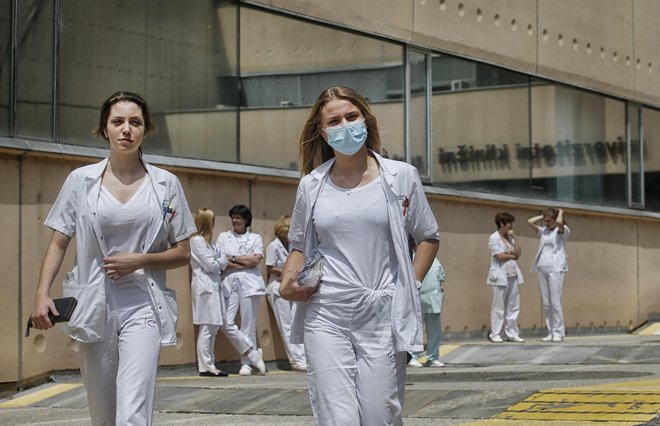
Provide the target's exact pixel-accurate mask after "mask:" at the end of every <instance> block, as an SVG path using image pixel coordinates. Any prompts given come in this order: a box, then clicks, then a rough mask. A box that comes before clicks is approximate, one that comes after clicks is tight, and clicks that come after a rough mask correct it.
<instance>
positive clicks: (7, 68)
mask: <svg viewBox="0 0 660 426" xmlns="http://www.w3.org/2000/svg"><path fill="white" fill-rule="evenodd" d="M10 19H11V1H10V0H0V136H8V135H9V131H10V129H9V117H10V111H9V102H10V97H9V93H10V92H9V91H10V89H11V87H10V72H11V62H10V61H11V52H10V50H9V48H10V46H11V22H10Z"/></svg>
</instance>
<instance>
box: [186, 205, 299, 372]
mask: <svg viewBox="0 0 660 426" xmlns="http://www.w3.org/2000/svg"><path fill="white" fill-rule="evenodd" d="M229 217H230V218H231V223H232V229H231V230H229V231H225V232H222V233H221V234H220V235H219V236H218V239H217V241H215V242H213V240H212V232H213V226H214V224H215V213H214V212H213V211H212V210H210V209H207V208H202V209H199V210H198V211H197V213H196V214H195V225H196V226H197V233H195V234H194V236H193V237H192V238H191V240H190V252H191V260H190V265H191V270H192V280H191V291H192V308H193V323H194V324H197V325H198V326H199V331H198V335H197V367H198V370H199V374H200V375H202V376H216V377H224V376H227V373H226V372H224V371H222V370H220V369H218V368H217V367H216V365H215V339H216V335H217V333H218V331H220V330H221V331H222V332H223V333H224V334H225V336H226V337H227V339H228V340H229V342H230V343H231V344H232V346H233V347H234V349H235V350H236V351H237V352H238V353H239V354H240V355H241V368H240V370H239V373H238V374H239V375H241V376H250V375H252V374H253V372H257V373H258V374H265V373H266V367H265V364H264V362H263V356H262V352H261V348H258V347H257V314H258V311H259V305H260V303H261V298H262V296H263V295H265V294H268V300H269V302H270V303H271V306H272V308H273V312H274V314H275V318H276V321H277V324H278V326H279V328H280V332H281V335H282V340H283V341H284V344H285V348H286V353H287V356H288V357H289V362H290V363H291V367H292V368H293V369H294V370H300V371H306V370H307V367H306V363H305V354H304V347H303V346H302V345H294V344H290V343H289V338H288V335H289V332H290V329H291V317H292V311H293V310H294V309H295V307H294V306H293V305H292V303H291V302H289V301H286V300H283V299H282V298H280V297H279V290H278V287H279V280H280V279H281V274H282V267H283V265H284V262H285V261H286V257H287V256H288V238H287V235H286V233H287V232H288V228H289V225H288V224H289V221H290V218H289V216H282V217H280V218H279V219H278V221H277V223H276V224H275V235H276V238H275V240H274V241H273V242H271V243H270V244H269V245H268V248H267V249H266V266H267V271H268V280H269V285H268V287H266V286H265V283H264V280H263V278H262V276H261V271H260V269H259V263H261V261H262V259H263V257H264V255H263V252H264V250H263V240H262V238H261V236H260V235H259V234H255V233H253V232H250V231H249V230H248V227H249V226H250V225H251V224H252V212H251V211H250V209H249V208H248V207H246V206H244V205H240V204H239V205H236V206H234V207H232V208H231V209H230V210H229ZM239 312H240V318H241V326H240V328H239V327H238V326H237V325H236V322H235V319H236V315H237V314H238V313H239Z"/></svg>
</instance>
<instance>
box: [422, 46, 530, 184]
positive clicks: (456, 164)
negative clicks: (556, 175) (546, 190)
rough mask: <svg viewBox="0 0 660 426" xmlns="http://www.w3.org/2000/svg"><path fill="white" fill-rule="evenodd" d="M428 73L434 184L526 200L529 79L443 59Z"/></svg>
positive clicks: (528, 171)
mask: <svg viewBox="0 0 660 426" xmlns="http://www.w3.org/2000/svg"><path fill="white" fill-rule="evenodd" d="M432 67H433V69H432V75H433V78H432V81H433V96H432V105H431V114H432V116H431V117H432V123H433V125H432V141H433V161H434V163H435V164H434V166H433V182H434V184H437V185H442V186H447V187H452V188H457V189H465V190H471V191H486V192H494V193H500V194H506V195H519V196H528V195H529V176H530V164H529V162H528V161H527V160H526V159H525V158H524V157H523V158H520V156H519V155H518V153H519V152H520V150H525V149H527V148H528V147H529V143H530V142H529V140H530V128H529V123H530V119H529V90H530V87H529V78H528V77H527V76H523V75H521V74H515V73H512V72H510V71H506V72H504V71H502V72H499V71H498V69H497V68H495V67H492V66H489V65H484V64H476V63H472V62H470V61H466V60H463V59H458V58H453V57H448V56H444V55H443V56H434V57H433V58H432ZM512 75H513V76H515V77H516V78H513V77H512ZM504 77H506V78H504Z"/></svg>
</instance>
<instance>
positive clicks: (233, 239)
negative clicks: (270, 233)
mask: <svg viewBox="0 0 660 426" xmlns="http://www.w3.org/2000/svg"><path fill="white" fill-rule="evenodd" d="M241 237H242V238H245V239H246V243H245V247H240V246H239V238H238V237H237V234H235V233H234V231H225V232H223V233H221V234H220V235H219V236H218V241H217V242H216V244H217V246H218V248H219V249H220V252H221V253H222V254H223V255H224V256H243V255H252V254H259V255H261V256H263V255H264V242H263V240H262V239H261V235H259V234H255V233H253V232H249V231H248V232H246V234H244V235H242V236H241ZM232 290H234V291H236V290H239V294H240V295H241V297H250V296H261V295H263V294H266V284H265V283H264V278H263V277H262V276H261V270H260V269H259V266H255V267H254V268H250V269H227V270H225V272H224V273H223V291H224V292H225V293H224V295H225V297H228V295H229V293H231V292H232Z"/></svg>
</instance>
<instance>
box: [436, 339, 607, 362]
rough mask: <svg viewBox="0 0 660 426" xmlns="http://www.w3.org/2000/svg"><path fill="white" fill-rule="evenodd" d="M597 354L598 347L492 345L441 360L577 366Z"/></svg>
mask: <svg viewBox="0 0 660 426" xmlns="http://www.w3.org/2000/svg"><path fill="white" fill-rule="evenodd" d="M599 350H600V347H598V346H571V347H570V350H568V348H567V347H562V345H561V344H554V345H507V344H500V345H492V346H470V345H467V346H464V347H460V348H458V349H455V350H453V351H452V352H450V353H449V354H447V355H445V356H444V357H443V358H442V361H443V362H445V363H448V364H470V365H510V364H578V363H581V362H583V361H584V360H585V359H588V358H589V357H591V356H592V355H594V354H595V353H597V352H598V351H599Z"/></svg>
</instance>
